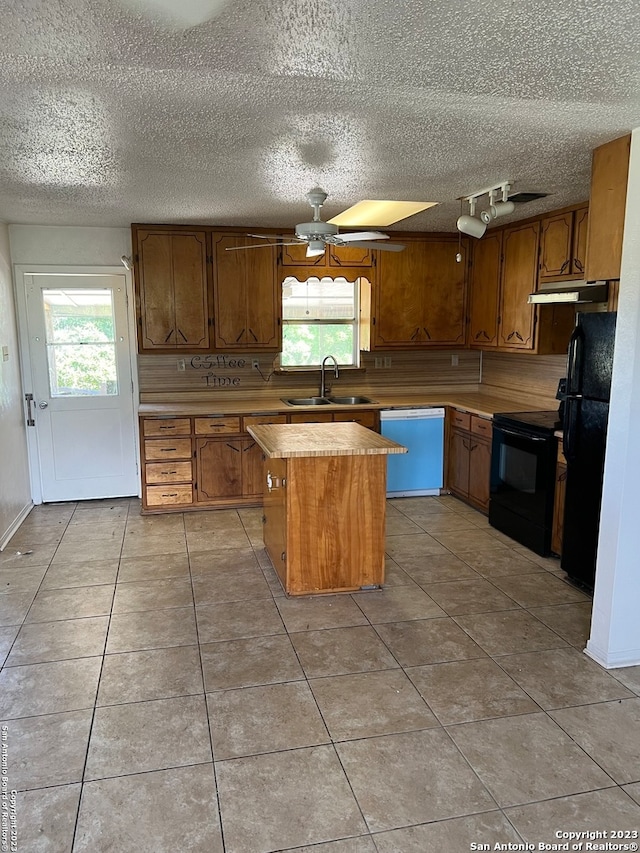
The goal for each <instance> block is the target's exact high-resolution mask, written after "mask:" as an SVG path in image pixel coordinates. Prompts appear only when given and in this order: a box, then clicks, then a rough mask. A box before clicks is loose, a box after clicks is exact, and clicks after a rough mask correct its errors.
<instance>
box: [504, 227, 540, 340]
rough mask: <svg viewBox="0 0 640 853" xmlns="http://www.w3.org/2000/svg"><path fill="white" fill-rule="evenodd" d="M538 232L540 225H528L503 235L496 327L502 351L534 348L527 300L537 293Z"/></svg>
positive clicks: (505, 232) (532, 313) (533, 329)
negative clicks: (499, 304)
mask: <svg viewBox="0 0 640 853" xmlns="http://www.w3.org/2000/svg"><path fill="white" fill-rule="evenodd" d="M539 229H540V223H539V222H531V223H529V224H528V225H521V226H514V227H513V228H506V229H505V231H504V236H503V262H502V285H501V308H500V324H499V327H498V328H499V332H498V343H499V345H500V346H501V347H506V348H509V349H521V350H531V349H533V348H534V344H535V341H534V332H535V324H534V317H535V314H534V310H533V308H534V306H533V305H529V304H528V303H527V297H528V296H529V294H530V293H533V291H534V290H535V289H536V282H537V273H538V235H539Z"/></svg>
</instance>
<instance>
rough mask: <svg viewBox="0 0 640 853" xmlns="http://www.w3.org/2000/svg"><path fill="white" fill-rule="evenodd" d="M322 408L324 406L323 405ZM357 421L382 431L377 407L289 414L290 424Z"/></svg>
mask: <svg viewBox="0 0 640 853" xmlns="http://www.w3.org/2000/svg"><path fill="white" fill-rule="evenodd" d="M321 408H322V407H321ZM331 422H333V423H346V422H351V423H356V424H360V425H361V426H364V427H367V428H368V429H372V430H373V431H374V432H380V414H379V412H378V411H376V410H375V409H348V410H344V411H336V410H335V409H333V410H332V411H331V412H324V411H321V412H309V411H306V412H294V413H293V414H291V415H289V423H290V424H310V423H314V424H321V423H331Z"/></svg>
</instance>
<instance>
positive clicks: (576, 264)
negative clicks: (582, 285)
mask: <svg viewBox="0 0 640 853" xmlns="http://www.w3.org/2000/svg"><path fill="white" fill-rule="evenodd" d="M588 228H589V208H588V207H583V208H581V209H580V210H576V211H575V213H574V215H573V247H572V250H571V271H572V272H573V273H574V274H575V275H580V276H583V275H584V271H585V266H586V262H587V230H588Z"/></svg>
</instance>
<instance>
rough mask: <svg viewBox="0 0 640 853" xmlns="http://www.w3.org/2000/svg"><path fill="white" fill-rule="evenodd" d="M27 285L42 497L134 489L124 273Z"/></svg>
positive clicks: (47, 278)
mask: <svg viewBox="0 0 640 853" xmlns="http://www.w3.org/2000/svg"><path fill="white" fill-rule="evenodd" d="M24 285H25V300H26V317H27V326H28V345H29V361H30V365H31V368H30V369H31V379H32V393H33V401H32V402H31V404H30V406H31V417H32V420H33V421H35V424H33V423H32V424H31V425H32V426H34V427H35V430H36V437H37V456H38V463H39V473H40V479H41V485H42V492H41V493H42V500H43V501H45V502H47V501H71V500H83V499H87V498H112V497H118V496H124V495H136V494H138V475H137V468H136V436H135V427H134V411H133V385H132V381H131V361H130V355H129V339H128V326H127V298H126V280H125V277H124V275H71V274H66V275H57V274H56V275H53V274H39V273H27V274H26V275H25V276H24Z"/></svg>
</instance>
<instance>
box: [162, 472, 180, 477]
mask: <svg viewBox="0 0 640 853" xmlns="http://www.w3.org/2000/svg"><path fill="white" fill-rule="evenodd" d="M162 473H163V474H164V475H165V476H168V475H169V474H177V473H178V472H177V471H163V472H162Z"/></svg>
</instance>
